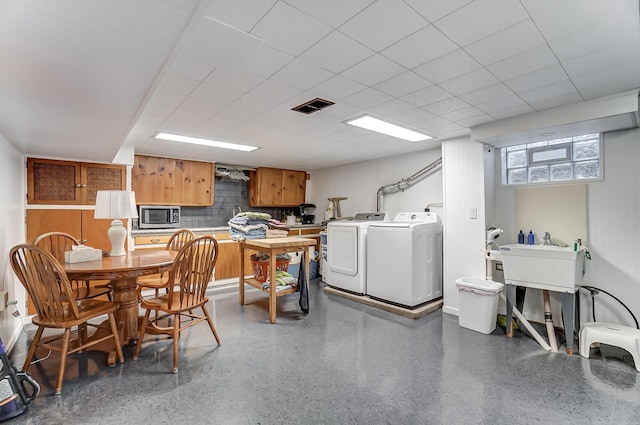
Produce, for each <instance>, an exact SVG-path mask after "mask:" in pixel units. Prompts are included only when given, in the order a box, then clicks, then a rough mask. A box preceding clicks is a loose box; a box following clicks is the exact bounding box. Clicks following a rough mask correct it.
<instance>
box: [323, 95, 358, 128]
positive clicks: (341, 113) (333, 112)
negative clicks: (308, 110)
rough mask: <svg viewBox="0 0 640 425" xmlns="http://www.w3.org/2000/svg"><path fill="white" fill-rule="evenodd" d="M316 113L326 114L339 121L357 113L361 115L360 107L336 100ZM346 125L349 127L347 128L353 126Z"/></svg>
mask: <svg viewBox="0 0 640 425" xmlns="http://www.w3.org/2000/svg"><path fill="white" fill-rule="evenodd" d="M317 113H318V114H320V113H322V114H327V115H329V116H330V117H334V118H336V119H338V120H340V121H344V120H346V119H348V118H353V117H356V116H358V115H362V108H359V107H357V106H353V105H350V104H348V103H345V102H338V103H336V104H335V105H331V107H330V108H326V109H323V110H322V111H320V112H317ZM346 127H349V129H351V128H353V126H346Z"/></svg>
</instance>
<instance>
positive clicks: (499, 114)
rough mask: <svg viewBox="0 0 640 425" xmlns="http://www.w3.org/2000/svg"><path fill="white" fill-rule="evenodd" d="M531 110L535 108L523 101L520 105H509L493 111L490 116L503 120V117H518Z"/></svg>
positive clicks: (531, 111) (533, 110)
mask: <svg viewBox="0 0 640 425" xmlns="http://www.w3.org/2000/svg"><path fill="white" fill-rule="evenodd" d="M533 112H535V109H533V108H532V107H531V106H529V105H527V104H526V103H523V104H522V105H518V106H510V107H508V108H505V109H500V110H497V111H493V112H491V116H492V117H494V118H495V119H498V120H503V119H505V118H511V117H518V116H520V115H524V114H530V113H533Z"/></svg>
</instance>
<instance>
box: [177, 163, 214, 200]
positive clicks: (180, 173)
mask: <svg viewBox="0 0 640 425" xmlns="http://www.w3.org/2000/svg"><path fill="white" fill-rule="evenodd" d="M174 187H175V194H174V197H173V200H172V201H173V202H174V203H176V204H178V205H190V206H205V205H213V164H211V163H210V162H198V161H182V160H176V167H175V184H174Z"/></svg>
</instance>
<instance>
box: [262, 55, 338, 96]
mask: <svg viewBox="0 0 640 425" xmlns="http://www.w3.org/2000/svg"><path fill="white" fill-rule="evenodd" d="M333 75H334V74H333V73H332V72H329V71H326V70H324V69H322V68H320V67H319V66H316V65H314V64H311V63H309V62H306V61H303V60H302V59H294V60H293V61H292V62H290V63H289V64H288V65H287V66H285V67H284V68H282V69H281V70H280V71H278V72H277V73H275V74H274V75H273V77H271V78H272V79H274V80H276V81H280V82H281V83H285V84H289V85H292V86H294V87H297V88H299V89H302V90H309V89H310V88H311V87H313V86H316V85H318V84H320V83H321V82H323V81H325V80H328V79H329V78H331V77H333Z"/></svg>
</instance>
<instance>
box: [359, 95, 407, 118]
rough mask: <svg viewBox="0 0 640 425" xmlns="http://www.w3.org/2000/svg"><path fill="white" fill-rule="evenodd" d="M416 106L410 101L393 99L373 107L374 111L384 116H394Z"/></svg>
mask: <svg viewBox="0 0 640 425" xmlns="http://www.w3.org/2000/svg"><path fill="white" fill-rule="evenodd" d="M414 108H415V106H414V105H411V104H410V103H407V102H403V101H402V100H398V99H393V100H390V101H388V102H385V103H382V104H380V105H377V106H374V107H372V108H370V109H371V111H372V112H374V113H376V114H378V115H380V116H382V117H392V116H394V115H398V114H401V113H403V112H407V111H410V110H412V109H414Z"/></svg>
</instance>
